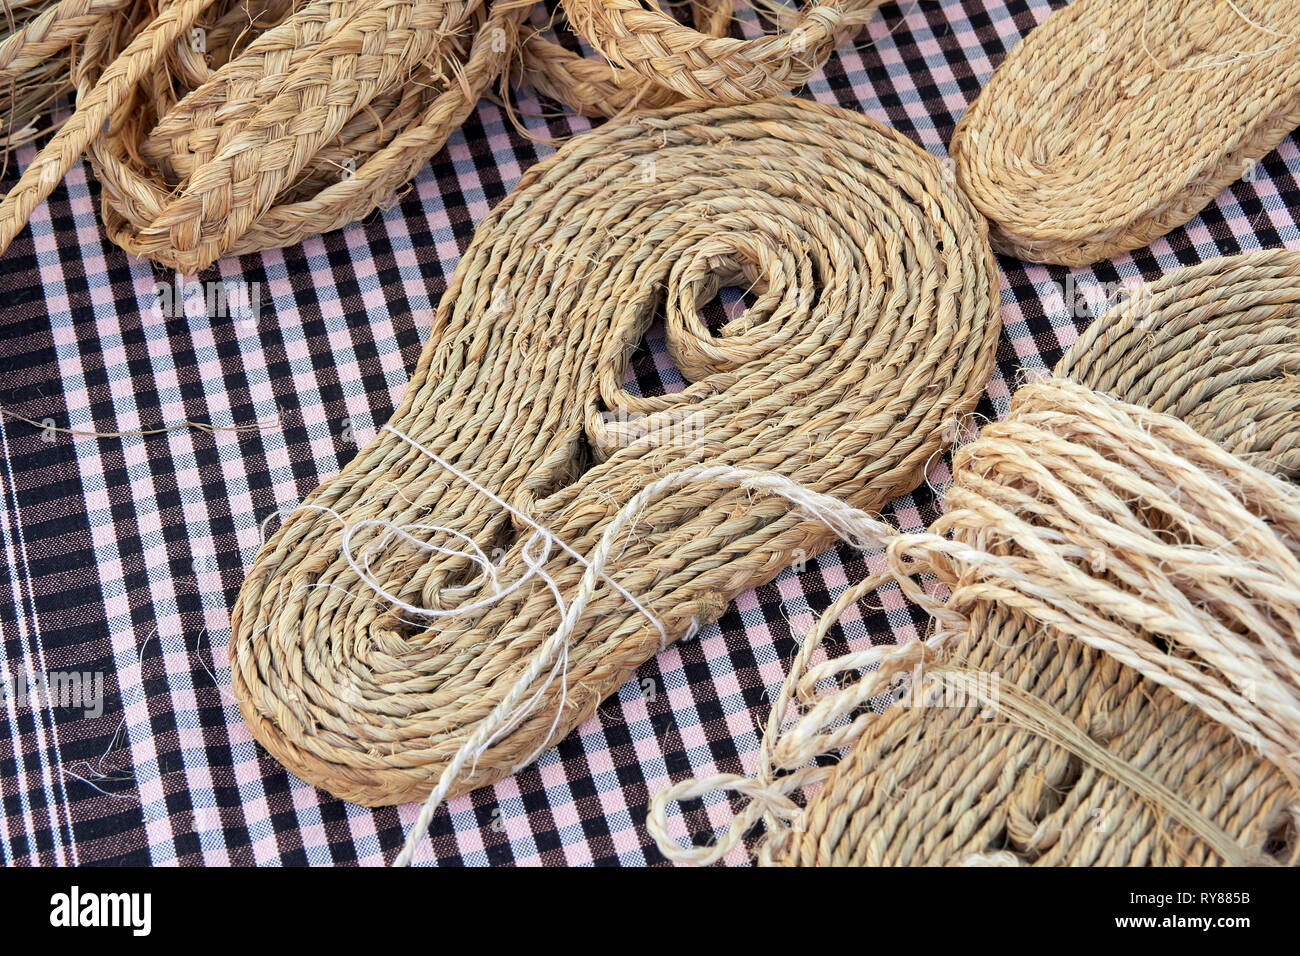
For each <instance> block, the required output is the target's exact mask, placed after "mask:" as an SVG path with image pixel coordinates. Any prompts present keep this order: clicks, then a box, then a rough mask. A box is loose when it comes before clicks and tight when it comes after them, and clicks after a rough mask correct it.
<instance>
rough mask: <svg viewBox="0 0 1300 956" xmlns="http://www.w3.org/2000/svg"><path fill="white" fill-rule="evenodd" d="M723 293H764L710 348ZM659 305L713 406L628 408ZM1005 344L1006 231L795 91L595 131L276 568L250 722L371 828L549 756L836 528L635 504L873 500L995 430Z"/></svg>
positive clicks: (295, 532)
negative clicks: (686, 477) (984, 405)
mask: <svg viewBox="0 0 1300 956" xmlns="http://www.w3.org/2000/svg"><path fill="white" fill-rule="evenodd" d="M727 284H744V285H746V286H749V287H751V288H752V289H753V291H754V293H755V294H756V296H757V300H756V301H755V302H754V304H753V305H752V306H751V307H750V308H749V309H748V310H747V311H746V312H745V313H744V314H742V315H741V316H739V317H737V318H734V319H732V320H731V321H729V322H728V323H727V324H726V325H725V326H724V327H722V328H721V329H718V330H713V329H710V328H708V327H706V326H705V325H704V324H703V322H702V321H701V319H700V318H699V315H698V309H699V307H700V306H701V305H702V304H704V303H706V302H707V301H709V300H710V299H711V298H712V297H713V296H714V294H715V293H716V292H717V290H718V288H719V286H720V285H727ZM660 308H662V309H663V312H664V315H665V327H666V331H667V339H668V348H669V352H670V354H671V356H672V358H673V359H674V360H675V362H676V364H677V366H678V368H679V369H680V370H681V372H682V374H683V375H684V377H685V378H686V379H687V380H688V382H689V384H688V385H687V387H686V388H685V390H684V391H682V392H679V393H675V394H667V395H659V396H638V395H633V394H631V393H629V392H628V391H627V390H626V389H625V388H624V387H623V385H622V382H623V379H624V374H625V370H626V367H627V363H628V360H629V357H630V355H631V353H632V351H633V349H634V348H635V346H636V345H637V343H638V342H639V341H640V339H641V337H642V335H643V333H644V332H645V330H646V328H647V326H648V325H649V323H650V322H651V320H652V319H653V318H654V316H655V314H656V311H657V310H659V309H660ZM999 330H1000V322H999V313H998V301H997V280H996V267H995V265H994V262H993V257H992V252H991V250H990V249H989V247H988V245H987V241H986V235H985V226H984V224H983V221H982V220H980V219H979V217H977V216H976V215H975V214H974V213H973V211H972V210H971V209H970V207H969V205H968V204H967V202H966V200H965V199H964V197H962V195H961V194H960V193H959V192H958V191H957V190H956V189H955V188H954V187H953V186H952V185H951V184H950V183H949V182H948V181H947V179H946V178H945V176H944V175H943V172H942V169H941V168H940V167H939V165H938V164H937V163H936V161H935V160H934V159H933V158H932V157H930V156H929V155H928V154H926V153H925V152H923V151H922V150H920V149H919V148H918V147H916V146H915V145H913V144H912V143H911V142H909V141H908V140H906V139H905V138H904V137H903V136H901V135H900V134H898V133H896V132H893V131H891V130H888V129H886V128H884V127H882V126H880V125H879V124H877V123H875V122H874V121H872V120H870V119H868V118H866V117H863V116H861V115H858V114H854V113H850V112H847V111H845V110H841V109H838V108H835V107H829V106H822V105H818V104H814V103H809V102H806V101H803V100H798V99H793V98H780V99H777V100H772V101H768V102H763V103H758V104H752V105H749V106H744V107H715V108H711V109H704V110H701V109H700V108H698V107H686V108H674V109H670V110H667V111H662V112H657V113H648V114H641V115H639V116H637V117H635V118H633V119H629V120H627V121H623V122H612V123H609V124H606V125H605V126H603V127H601V128H599V129H597V130H595V131H593V132H590V133H587V134H584V135H582V136H580V137H577V138H575V139H573V140H571V141H570V142H569V143H568V144H566V145H565V146H564V147H563V148H562V149H561V150H560V151H559V152H558V153H556V154H555V155H554V156H552V157H550V158H549V159H547V160H545V161H544V162H542V163H540V164H538V165H536V166H534V167H533V168H532V169H530V170H529V171H528V172H527V173H526V174H525V176H524V177H523V179H522V181H521V182H520V184H519V185H518V187H517V188H516V189H515V190H514V191H513V192H512V193H511V194H510V195H509V196H508V197H507V198H506V199H505V200H503V201H502V203H501V204H500V205H499V206H498V207H497V208H496V209H495V210H494V211H493V212H492V213H491V214H490V215H489V216H488V217H487V218H486V219H485V220H484V221H483V222H482V223H481V224H480V226H479V227H478V229H477V231H476V234H475V237H474V240H473V242H472V243H471V245H470V247H469V248H468V249H467V250H466V252H465V254H464V256H463V257H462V259H461V261H460V264H459V266H458V268H457V269H456V272H455V275H454V277H453V278H452V281H451V284H450V286H449V287H448V290H447V292H446V294H445V295H444V297H443V299H442V301H441V303H440V305H439V307H438V311H437V314H436V316H435V318H434V322H433V329H432V333H431V336H430V340H429V342H428V344H427V346H426V348H425V350H424V352H423V353H422V355H421V358H420V361H419V364H418V365H417V367H416V370H415V373H414V375H413V377H412V380H411V383H410V385H409V387H408V389H407V392H406V395H405V398H404V399H403V401H402V404H401V406H400V408H399V409H398V410H397V411H396V412H395V413H394V415H393V418H392V420H391V422H390V423H389V425H387V426H385V428H384V430H382V431H381V433H380V434H379V436H378V437H377V438H376V439H375V440H374V441H373V442H371V443H370V444H369V445H367V446H366V447H365V448H363V449H362V450H361V451H360V452H359V453H358V455H357V456H356V458H355V459H353V461H352V462H350V463H349V464H348V466H347V467H346V468H344V469H343V471H342V472H341V473H340V474H339V475H338V476H337V477H335V478H333V479H331V480H330V481H329V482H327V483H326V484H325V485H323V486H322V487H321V488H319V489H317V490H316V491H315V492H314V493H313V494H312V495H311V496H310V497H309V498H308V500H307V501H306V502H304V504H303V505H302V506H300V507H299V508H297V509H296V510H295V511H294V512H293V513H292V514H290V515H289V516H288V517H287V518H285V520H284V522H283V525H282V526H281V527H280V528H279V529H278V530H277V531H276V533H275V534H274V536H273V537H272V538H271V539H270V540H269V541H268V543H267V544H266V545H265V547H264V548H263V549H262V551H261V552H260V554H259V555H258V557H257V560H256V562H255V564H254V566H253V568H252V569H251V571H250V572H249V575H248V578H247V580H246V581H245V583H244V585H243V587H242V589H241V591H240V594H239V598H238V600H237V602H236V605H235V607H234V610H233V614H232V623H231V626H232V643H231V670H232V683H233V686H234V691H235V694H236V697H237V699H238V701H239V705H240V710H241V713H242V714H243V716H244V719H245V720H246V721H247V723H248V726H249V728H250V729H251V731H252V733H253V735H254V736H255V737H256V738H257V740H259V741H260V742H261V743H262V744H263V745H265V747H266V748H267V750H269V751H270V753H271V754H272V755H273V756H274V757H275V758H276V759H277V760H279V761H280V762H281V763H282V764H283V765H284V766H285V767H286V768H288V769H289V770H291V771H292V772H294V773H296V774H298V775H299V776H300V777H302V778H303V779H305V780H307V781H309V782H311V783H313V784H315V785H316V786H319V787H321V788H323V789H325V790H328V791H329V792H331V793H333V794H335V795H336V796H338V797H341V798H343V799H345V800H349V801H353V802H357V803H362V804H368V805H382V804H393V803H401V802H405V801H410V800H415V799H418V798H421V797H424V796H425V795H428V794H430V793H433V794H434V797H435V798H436V797H437V796H438V795H439V794H440V793H443V794H445V795H454V794H457V793H463V792H465V791H468V790H471V789H473V788H475V787H478V786H482V785H484V784H487V783H491V782H493V781H495V780H499V779H501V778H502V777H504V776H507V775H508V774H510V773H512V772H514V771H516V770H518V769H520V768H522V767H523V766H527V765H528V764H529V763H530V762H531V761H532V760H533V759H535V758H536V756H537V755H538V754H539V753H540V752H541V750H542V749H543V748H545V747H547V746H549V745H550V744H552V743H554V742H555V741H557V740H559V739H560V738H561V737H563V736H564V735H565V734H566V733H568V732H569V731H570V730H571V729H572V728H573V727H575V726H577V725H578V724H579V723H581V722H582V721H583V720H585V719H586V718H587V717H589V716H590V715H591V714H592V713H593V711H594V710H595V708H596V707H597V706H598V704H599V703H600V702H601V701H602V700H603V699H605V697H606V696H607V695H609V694H610V693H611V692H612V691H614V690H615V689H616V688H618V687H619V686H620V685H622V684H623V683H624V682H625V681H626V680H627V679H628V677H629V676H630V675H631V673H632V672H633V670H634V669H635V668H636V667H638V666H639V665H640V664H641V663H643V662H644V661H645V660H647V659H648V658H649V657H651V656H652V655H653V654H655V653H656V652H658V651H659V650H660V649H661V648H662V647H664V646H665V645H666V643H667V642H669V641H673V640H676V639H678V638H680V637H681V636H683V635H684V634H687V633H688V632H690V631H691V630H693V629H695V628H697V627H699V626H701V625H703V624H705V623H707V622H710V621H712V620H714V619H716V618H717V617H718V616H719V615H720V614H721V613H722V612H723V610H724V609H725V608H726V606H727V603H728V602H729V601H730V600H731V599H732V598H733V597H734V596H735V595H737V594H738V593H740V592H742V591H744V590H745V589H747V588H751V587H754V586H756V585H758V584H761V583H763V582H766V581H769V580H771V579H772V578H773V577H774V576H775V575H776V574H777V573H779V572H780V570H781V569H782V568H784V567H785V566H787V565H788V564H789V563H790V562H791V560H792V559H793V558H794V557H795V556H796V555H797V554H799V553H800V552H802V553H804V554H815V553H817V552H819V551H821V550H822V549H824V548H825V547H826V546H827V545H828V544H829V543H830V541H831V539H832V538H833V535H831V534H830V533H829V532H828V531H827V529H826V528H824V527H823V526H821V525H820V524H818V523H817V522H813V521H810V520H808V518H807V516H801V515H799V514H797V513H792V512H791V510H790V509H789V507H788V505H786V504H785V503H784V502H781V501H778V500H773V499H770V498H762V497H758V498H756V497H755V496H753V495H752V494H750V493H748V492H746V491H745V490H742V489H737V488H735V487H733V486H729V485H728V486H708V485H705V486H700V485H693V486H691V487H686V488H680V489H677V490H676V491H673V492H671V493H666V494H663V495H662V496H660V497H655V498H654V499H653V500H643V501H640V500H634V499H637V497H638V495H639V493H641V492H642V490H643V489H646V488H647V486H648V485H649V484H650V483H651V482H653V481H654V480H656V479H657V478H660V477H661V476H664V475H671V474H673V473H674V472H676V471H678V470H680V469H683V468H686V467H689V466H692V465H696V466H699V465H712V464H714V463H717V464H719V465H734V466H747V467H750V468H761V469H765V470H768V471H771V472H774V473H779V474H782V475H786V476H789V477H791V478H793V479H795V480H798V481H800V482H803V483H805V484H807V485H809V486H812V487H816V488H820V489H822V490H825V491H828V492H833V493H835V494H837V495H840V496H842V497H844V498H845V499H846V500H850V501H853V502H856V503H857V504H859V505H860V506H861V507H864V508H879V507H881V506H883V505H884V504H885V503H886V502H888V501H889V500H890V499H892V498H893V497H895V496H896V495H898V494H899V493H902V492H904V491H907V490H910V489H911V488H913V487H914V486H915V485H916V483H917V482H918V481H919V480H920V478H921V476H922V474H923V472H924V468H925V465H926V462H927V461H928V460H929V459H930V457H931V456H932V455H933V454H934V453H935V452H936V451H937V450H938V449H939V448H941V447H942V446H943V444H944V441H945V437H944V436H945V435H948V434H951V432H952V431H953V430H954V429H953V427H952V425H953V422H954V420H955V419H956V418H957V417H959V416H961V415H963V414H965V413H967V412H969V411H970V410H971V409H972V408H973V406H974V404H975V402H976V401H977V399H978V397H979V395H980V393H981V391H982V389H983V387H984V385H985V383H986V381H987V380H988V377H989V375H990V374H991V370H992V367H993V358H994V350H995V346H996V342H997V336H998V333H999ZM629 502H633V503H634V504H635V505H637V507H638V508H639V510H638V511H637V514H636V517H635V521H634V523H633V526H632V529H631V531H630V532H629V533H628V534H627V535H626V536H625V537H621V538H620V540H619V541H618V542H617V547H613V548H612V550H611V548H610V546H609V544H608V542H605V541H604V539H603V533H604V531H605V529H606V527H607V526H608V525H609V524H610V522H611V520H612V519H613V518H614V517H615V516H616V515H617V514H618V513H619V511H620V508H621V507H623V506H624V505H627V504H628V503H629ZM598 548H605V551H606V553H603V554H596V553H595V552H596V550H597V549H598ZM494 551H495V553H496V557H493V558H490V559H489V558H488V555H491V554H492V553H493V552H494ZM596 566H599V567H601V568H603V571H602V573H600V574H596V573H595V571H594V570H593V568H594V567H596ZM557 635H559V636H560V637H561V638H562V641H561V643H562V648H561V650H560V652H559V655H558V656H557V658H556V660H555V662H554V664H552V663H551V662H550V660H549V659H548V660H547V661H546V663H545V664H544V665H542V664H539V663H538V661H539V648H542V647H544V646H546V645H547V642H548V641H553V640H554V638H555V637H556V636H557ZM516 705H517V706H516ZM503 714H506V715H507V716H508V718H509V719H508V720H506V719H503V718H502V715H503ZM467 754H468V755H469V756H468V757H467V756H466V755H467ZM444 777H446V780H444V779H443V778H444ZM435 785H437V786H438V787H439V788H440V789H439V790H435ZM431 802H432V801H431Z"/></svg>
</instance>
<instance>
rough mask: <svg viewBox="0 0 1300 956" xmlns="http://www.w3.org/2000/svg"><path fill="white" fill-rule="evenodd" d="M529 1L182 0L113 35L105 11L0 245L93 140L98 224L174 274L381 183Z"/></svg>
mask: <svg viewBox="0 0 1300 956" xmlns="http://www.w3.org/2000/svg"><path fill="white" fill-rule="evenodd" d="M526 14H527V7H520V6H517V5H509V4H503V5H499V6H497V7H494V8H492V9H491V10H488V8H487V4H486V3H485V2H484V0H466V2H444V0H379V2H375V3H370V2H365V3H363V2H358V0H315V2H312V3H308V4H304V5H299V6H296V7H295V6H294V5H292V4H290V3H288V2H286V0H270V2H268V3H265V4H261V3H258V4H245V3H235V2H226V0H177V2H175V3H172V4H169V5H165V6H164V8H163V9H162V10H161V12H160V13H159V15H158V17H157V18H156V19H155V20H153V21H152V22H150V23H149V24H148V26H147V27H146V28H144V29H143V30H141V31H140V32H139V33H138V34H137V35H136V36H135V37H134V38H133V39H132V40H131V42H130V44H129V45H128V46H127V47H126V48H125V50H122V49H121V44H120V36H119V25H118V24H116V23H115V21H114V19H113V18H112V17H101V18H100V19H99V20H98V21H97V22H96V23H95V25H94V26H93V27H92V28H91V29H90V31H89V34H88V36H87V38H86V40H85V45H84V50H83V51H82V53H81V55H79V56H78V58H77V61H76V65H75V70H74V78H75V80H76V83H77V90H78V107H77V112H76V113H75V114H74V115H73V117H72V118H71V119H70V120H69V121H68V123H67V124H65V125H64V127H63V128H62V129H61V130H60V131H59V133H58V134H57V135H56V137H55V138H54V140H53V141H52V142H51V143H50V144H49V146H47V147H46V148H45V149H44V150H43V151H42V153H41V154H40V155H39V156H38V157H37V158H36V160H35V161H34V162H33V163H32V165H31V166H30V167H29V168H28V169H27V170H26V171H25V172H24V174H23V177H22V179H21V180H20V181H19V183H18V185H17V186H16V187H15V188H14V190H13V191H12V192H11V193H10V195H9V196H7V197H6V198H5V201H4V203H3V204H0V247H3V246H5V245H7V244H8V242H9V241H10V240H12V238H13V236H14V235H15V234H16V233H17V232H18V230H19V229H21V228H22V226H23V225H24V224H25V223H26V221H27V218H28V216H29V215H30V214H31V210H32V209H33V208H34V207H35V205H36V204H37V203H38V202H40V201H41V200H42V199H43V198H44V197H45V196H46V195H48V193H49V192H50V190H51V189H53V188H54V185H55V184H56V183H57V182H58V180H59V179H60V178H61V177H62V176H63V174H64V172H66V170H67V168H68V167H69V166H70V165H71V163H72V162H73V161H75V159H76V157H77V156H78V155H79V154H80V153H81V152H82V150H83V149H86V148H87V147H89V154H90V160H91V164H92V166H93V168H94V171H95V175H96V178H97V179H98V180H99V181H100V183H101V185H102V187H103V193H102V202H103V216H104V222H105V225H106V227H107V229H108V231H109V235H110V236H111V237H112V239H113V240H114V241H115V242H116V243H118V245H120V246H122V247H123V248H124V249H126V250H127V251H128V252H131V253H132V254H134V255H140V256H147V257H149V258H152V259H154V260H155V261H157V262H160V263H162V264H164V265H168V266H171V267H173V268H176V269H179V270H181V271H183V272H186V273H193V272H197V271H199V270H201V269H203V268H205V267H206V266H207V265H209V264H211V263H212V262H213V261H215V260H216V259H218V258H220V257H222V256H225V255H232V254H241V253H245V252H253V251H256V250H259V249H265V248H273V247H278V246H284V245H289V244H292V243H294V242H298V241H300V240H302V239H304V238H306V237H307V236H310V235H313V234H316V233H319V232H324V231H328V230H331V229H335V228H338V227H340V226H342V225H344V224H346V223H348V222H352V221H354V220H356V219H358V218H360V217H362V216H364V215H365V214H366V213H368V212H370V211H371V210H372V209H374V208H375V207H376V206H377V205H379V204H381V203H382V202H384V201H386V200H387V199H389V198H390V197H391V196H392V195H393V192H394V190H395V189H397V188H398V187H399V186H400V185H401V184H403V183H405V182H406V181H407V180H409V179H410V177H411V176H412V175H413V174H414V173H415V171H416V170H417V169H418V168H419V166H420V165H421V164H423V163H424V162H425V161H426V160H428V158H429V157H430V156H432V155H433V154H434V153H435V152H437V150H438V149H440V148H441V146H442V144H443V142H445V140H446V138H447V136H448V135H449V134H450V133H451V131H452V130H454V129H455V128H456V127H457V126H458V125H459V124H460V123H461V122H462V121H463V120H464V118H465V117H466V116H467V115H468V113H469V112H470V110H471V109H472V108H473V107H474V105H475V103H476V102H477V101H478V98H479V96H480V95H481V93H482V92H483V91H484V90H485V89H486V88H487V87H488V85H489V84H490V83H491V82H493V80H495V79H496V78H497V77H499V76H500V75H501V74H502V73H503V71H504V70H505V69H506V67H507V66H508V64H509V62H510V59H511V57H512V56H513V55H514V52H515V50H516V49H517V45H518V25H519V22H520V21H521V20H522V19H523V17H524V16H526Z"/></svg>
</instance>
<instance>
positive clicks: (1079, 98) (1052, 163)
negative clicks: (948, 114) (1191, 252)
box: [950, 0, 1300, 266]
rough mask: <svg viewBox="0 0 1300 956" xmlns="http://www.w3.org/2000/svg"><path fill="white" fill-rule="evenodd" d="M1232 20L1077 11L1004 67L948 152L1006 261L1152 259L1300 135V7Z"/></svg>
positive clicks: (1149, 2) (1084, 6)
mask: <svg viewBox="0 0 1300 956" xmlns="http://www.w3.org/2000/svg"><path fill="white" fill-rule="evenodd" d="M1235 7H1236V9H1234V5H1233V4H1228V3H1211V2H1209V0H1134V2H1130V0H1076V2H1074V3H1071V4H1070V5H1069V6H1068V7H1065V8H1064V9H1061V10H1058V11H1056V12H1055V13H1054V14H1052V15H1051V16H1050V17H1049V18H1048V19H1047V21H1046V22H1044V23H1043V24H1042V25H1041V26H1039V27H1038V28H1037V29H1035V30H1034V31H1033V32H1032V33H1030V34H1029V35H1028V36H1027V37H1025V38H1024V40H1022V41H1021V42H1020V43H1019V44H1018V45H1017V46H1016V47H1015V49H1013V50H1012V51H1011V53H1010V54H1008V56H1007V58H1006V60H1004V61H1003V63H1002V64H1001V65H1000V66H999V67H998V68H997V69H996V70H995V71H994V73H993V77H992V79H990V80H989V83H988V85H987V86H986V87H985V88H984V89H983V90H982V91H981V92H980V94H979V96H978V97H977V98H976V100H975V102H974V104H972V106H971V107H970V109H969V110H968V111H967V112H966V115H965V116H963V117H962V119H961V122H960V123H959V124H958V126H957V130H956V132H955V133H954V135H953V140H952V145H951V148H950V152H951V154H952V157H953V160H954V161H955V163H956V171H957V177H958V181H959V182H960V183H961V184H962V187H963V188H964V189H965V190H966V193H967V195H968V196H970V199H971V202H972V203H973V204H974V205H975V207H976V208H977V209H979V210H980V212H982V213H983V214H984V215H986V216H987V217H988V218H989V220H990V221H991V223H992V225H991V227H990V240H991V242H992V243H993V246H994V248H995V249H997V250H998V251H1000V252H1005V253H1008V254H1010V255H1014V256H1017V257H1019V258H1021V259H1025V260H1028V261H1030V262H1051V263H1059V264H1061V265H1069V266H1082V265H1088V264H1089V263H1092V262H1095V261H1097V260H1098V259H1104V258H1108V257H1111V256H1115V255H1118V254H1120V253H1123V252H1127V251H1129V250H1131V249H1136V248H1138V247H1140V246H1144V245H1146V244H1148V243H1149V242H1150V241H1151V240H1153V239H1155V238H1157V237H1159V236H1162V235H1164V234H1165V233H1167V232H1168V231H1169V230H1171V229H1173V228H1176V227H1177V226H1181V225H1182V224H1183V223H1185V222H1187V220H1188V219H1190V218H1191V217H1192V216H1194V215H1195V214H1196V213H1197V212H1198V211H1199V210H1200V209H1202V208H1203V207H1204V206H1205V204H1206V203H1207V202H1208V201H1209V200H1210V199H1211V198H1213V197H1214V196H1215V195H1216V194H1217V193H1218V192H1219V191H1220V190H1222V189H1223V188H1224V187H1225V186H1227V185H1228V184H1229V183H1231V182H1233V181H1234V180H1236V179H1239V178H1241V176H1242V175H1243V174H1245V173H1246V172H1247V171H1248V170H1249V168H1250V165H1251V164H1252V163H1253V162H1255V161H1256V160H1258V159H1260V158H1261V157H1262V156H1264V154H1266V153H1268V152H1269V151H1270V150H1271V149H1273V147H1275V146H1276V145H1277V144H1278V143H1279V142H1280V141H1281V140H1282V139H1283V138H1284V137H1285V136H1286V135H1287V134H1288V133H1289V132H1290V131H1291V130H1292V129H1294V128H1295V127H1296V126H1297V125H1300V38H1297V32H1298V31H1300V0H1240V2H1238V3H1236V4H1235ZM1248 19H1249V21H1251V22H1247V20H1248ZM1252 23H1254V24H1256V26H1252Z"/></svg>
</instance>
